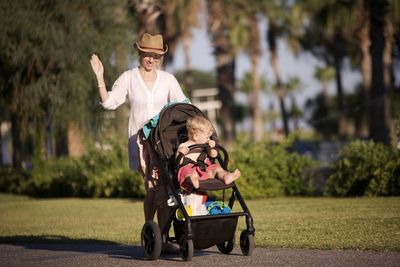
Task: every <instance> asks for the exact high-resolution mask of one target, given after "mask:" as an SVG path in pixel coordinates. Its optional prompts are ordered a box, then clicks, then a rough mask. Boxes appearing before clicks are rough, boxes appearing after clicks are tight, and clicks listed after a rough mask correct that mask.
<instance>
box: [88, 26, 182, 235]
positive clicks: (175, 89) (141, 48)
mask: <svg viewBox="0 0 400 267" xmlns="http://www.w3.org/2000/svg"><path fill="white" fill-rule="evenodd" d="M134 47H135V48H136V50H137V51H138V52H139V58H140V59H139V63H140V66H139V67H135V68H133V69H130V70H127V71H125V72H124V73H122V74H121V76H119V78H118V79H117V80H116V81H115V82H114V85H113V86H112V89H111V91H107V88H106V83H105V81H104V68H103V64H102V63H101V61H100V59H99V57H98V56H97V55H95V54H93V55H92V57H91V60H90V63H91V65H92V69H93V72H94V73H95V75H96V79H97V83H98V88H99V94H100V99H101V105H102V106H103V107H104V108H105V109H110V110H114V109H116V108H117V107H119V106H120V105H121V104H123V103H125V101H126V99H128V101H129V104H130V115H129V145H128V151H129V166H130V168H131V169H132V170H139V171H140V172H141V173H142V174H143V176H144V178H145V187H146V190H147V195H146V197H145V200H144V214H145V220H146V221H147V220H152V219H153V218H154V215H155V213H156V211H157V217H158V223H159V225H160V228H161V229H162V226H163V224H164V223H165V221H164V220H165V218H168V214H169V210H168V206H167V197H168V196H167V192H165V190H164V187H163V186H158V185H159V184H158V177H157V174H158V173H157V166H155V163H154V161H152V160H151V158H152V155H151V149H149V147H148V144H147V142H143V141H142V140H141V139H140V138H138V132H139V130H140V129H141V128H142V127H143V126H144V124H145V122H146V121H147V120H148V119H151V118H152V117H154V116H155V115H156V114H158V113H159V112H160V111H161V108H162V107H163V106H164V105H166V104H167V103H168V102H171V101H183V100H185V99H186V97H185V95H184V94H183V92H182V89H181V87H180V85H179V83H178V81H177V80H176V78H175V77H174V76H173V75H172V74H170V73H167V72H165V71H162V70H160V67H161V63H162V59H163V55H164V54H165V53H166V52H167V51H168V46H166V45H165V46H164V41H163V38H162V36H161V35H151V34H148V33H145V34H143V36H141V38H140V39H139V41H138V42H136V43H135V44H134ZM139 148H140V149H139Z"/></svg>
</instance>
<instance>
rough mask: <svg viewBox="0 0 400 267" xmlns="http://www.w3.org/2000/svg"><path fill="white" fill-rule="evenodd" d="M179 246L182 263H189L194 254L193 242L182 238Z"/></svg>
mask: <svg viewBox="0 0 400 267" xmlns="http://www.w3.org/2000/svg"><path fill="white" fill-rule="evenodd" d="M179 245H180V250H181V252H182V259H183V260H184V261H191V260H192V258H193V253H194V247H193V240H191V239H190V240H187V239H186V238H185V237H182V238H181V241H180V242H179Z"/></svg>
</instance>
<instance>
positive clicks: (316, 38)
mask: <svg viewBox="0 0 400 267" xmlns="http://www.w3.org/2000/svg"><path fill="white" fill-rule="evenodd" d="M300 4H301V5H302V7H303V8H304V9H305V10H306V11H307V12H308V13H309V14H310V20H309V23H308V25H307V27H306V28H305V30H306V34H305V35H304V37H303V38H302V44H303V47H304V48H305V49H309V50H311V52H312V53H313V54H314V55H316V56H317V57H318V58H321V59H322V60H324V61H325V62H326V63H327V65H331V66H333V67H334V68H335V80H336V89H337V98H336V99H337V103H336V109H337V110H338V118H337V122H338V133H339V136H340V137H342V138H344V137H346V135H347V132H348V130H347V120H346V114H345V113H344V110H345V101H344V90H343V82H342V80H343V79H342V67H343V61H344V58H345V56H346V53H347V45H348V42H349V40H352V39H353V30H352V29H353V27H352V26H353V25H354V24H355V21H356V18H355V14H356V12H355V10H356V8H357V6H356V2H355V1H328V2H316V1H313V0H303V1H300Z"/></svg>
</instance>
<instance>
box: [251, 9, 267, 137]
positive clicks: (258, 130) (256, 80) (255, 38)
mask: <svg viewBox="0 0 400 267" xmlns="http://www.w3.org/2000/svg"><path fill="white" fill-rule="evenodd" d="M250 44H251V47H249V50H250V57H251V63H252V75H251V77H252V79H253V81H252V83H253V92H254V94H253V101H252V102H253V103H252V109H253V141H254V142H260V141H261V140H262V138H263V134H264V123H263V118H262V110H261V105H260V100H261V82H260V75H259V70H258V67H259V61H260V56H261V48H260V34H259V28H258V21H257V17H256V14H252V15H251V27H250Z"/></svg>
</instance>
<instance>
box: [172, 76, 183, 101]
mask: <svg viewBox="0 0 400 267" xmlns="http://www.w3.org/2000/svg"><path fill="white" fill-rule="evenodd" d="M169 78H170V83H169V87H168V89H169V101H183V100H184V99H186V96H185V95H184V94H183V92H182V89H181V86H180V85H179V83H178V81H177V80H176V78H175V76H173V75H172V74H170V77H169Z"/></svg>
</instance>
